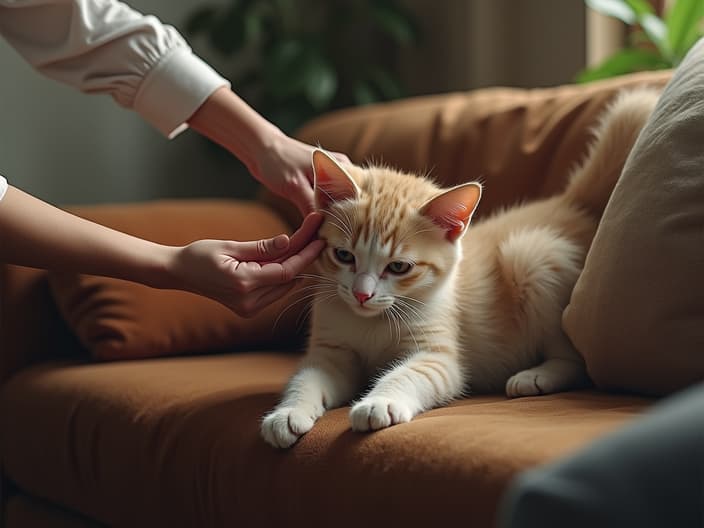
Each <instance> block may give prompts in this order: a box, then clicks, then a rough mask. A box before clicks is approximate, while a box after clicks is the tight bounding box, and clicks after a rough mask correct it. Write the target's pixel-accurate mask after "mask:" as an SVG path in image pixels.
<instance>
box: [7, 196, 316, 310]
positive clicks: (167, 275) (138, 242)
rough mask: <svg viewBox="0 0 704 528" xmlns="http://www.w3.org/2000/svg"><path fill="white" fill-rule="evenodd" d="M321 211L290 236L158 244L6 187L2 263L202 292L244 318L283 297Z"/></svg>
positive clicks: (306, 259)
mask: <svg viewBox="0 0 704 528" xmlns="http://www.w3.org/2000/svg"><path fill="white" fill-rule="evenodd" d="M320 222H321V217H320V215H317V214H314V215H309V216H308V217H307V218H306V220H305V221H304V223H303V225H302V226H301V229H299V230H298V231H297V232H296V233H295V234H294V235H293V236H292V237H291V238H289V237H288V236H287V235H279V236H276V237H274V238H270V239H266V240H261V241H253V242H236V241H227V240H199V241H196V242H193V243H191V244H189V245H187V246H183V247H175V246H164V245H161V244H156V243H153V242H149V241H146V240H142V239H140V238H136V237H133V236H130V235H127V234H125V233H120V232H119V231H115V230H113V229H109V228H107V227H104V226H101V225H98V224H95V223H93V222H90V221H88V220H84V219H81V218H79V217H77V216H74V215H72V214H70V213H67V212H65V211H62V210H60V209H58V208H56V207H53V206H51V205H49V204H47V203H45V202H42V201H41V200H38V199H37V198H34V197H32V196H30V195H29V194H26V193H24V192H22V191H20V190H19V189H16V188H14V187H12V186H10V187H9V188H8V189H7V192H6V194H5V196H4V198H2V200H0V261H3V262H9V263H12V264H19V265H23V266H29V267H35V268H45V269H52V270H63V271H76V272H81V273H89V274H93V275H105V276H110V277H116V278H121V279H126V280H131V281H135V282H141V283H143V284H146V285H148V286H152V287H155V288H172V289H181V290H186V291H191V292H194V293H199V294H201V295H205V296H208V297H210V298H212V299H215V300H216V301H218V302H220V303H222V304H224V305H226V306H227V307H229V308H230V309H232V310H233V311H235V312H236V313H239V314H240V315H244V316H250V315H254V314H255V313H257V312H258V311H259V310H261V309H262V308H264V307H265V306H266V305H268V304H270V303H271V302H273V301H275V300H276V299H278V298H279V297H281V296H283V295H284V294H285V293H286V292H288V291H289V290H290V289H291V288H292V287H293V280H294V278H295V277H296V275H298V274H299V273H300V272H301V271H303V269H305V267H307V266H308V265H309V264H311V263H312V262H313V260H314V259H315V257H316V256H317V255H318V253H320V251H321V250H322V248H323V246H324V244H323V242H321V241H319V240H313V238H314V236H315V233H316V231H317V229H318V227H319V226H320Z"/></svg>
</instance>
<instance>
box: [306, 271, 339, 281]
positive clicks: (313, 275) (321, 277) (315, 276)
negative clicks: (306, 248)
mask: <svg viewBox="0 0 704 528" xmlns="http://www.w3.org/2000/svg"><path fill="white" fill-rule="evenodd" d="M297 277H302V278H304V279H319V280H326V281H329V282H337V281H336V280H335V279H331V278H330V277H326V276H324V275H318V274H317V273H299V274H298V275H297Z"/></svg>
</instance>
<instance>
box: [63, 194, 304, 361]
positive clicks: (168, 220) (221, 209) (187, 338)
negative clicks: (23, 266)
mask: <svg viewBox="0 0 704 528" xmlns="http://www.w3.org/2000/svg"><path fill="white" fill-rule="evenodd" d="M73 211H74V212H76V213H77V214H79V215H80V216H83V217H85V218H88V219H90V220H93V221H95V222H98V223H101V224H103V225H107V226H108V227H112V228H114V229H118V230H120V231H124V232H126V233H129V234H132V235H135V236H139V237H142V238H146V239H148V240H152V241H155V242H160V243H163V244H170V245H184V244H187V243H189V242H191V241H193V240H197V239H199V238H217V239H232V240H240V241H242V240H254V239H260V238H265V237H269V236H273V235H276V234H279V233H282V232H286V231H289V228H288V226H287V225H285V224H284V222H283V221H282V220H281V219H280V218H279V217H278V216H277V215H276V213H274V212H273V211H272V210H271V209H269V208H267V207H264V206H262V205H259V204H256V203H254V202H238V201H234V200H231V201H228V200H180V201H179V200H176V201H164V202H151V203H142V204H132V205H101V206H94V207H81V208H76V209H74V210H73ZM49 282H50V284H51V287H52V291H53V293H54V298H55V300H56V303H57V305H58V307H59V309H60V311H61V313H62V315H63V316H64V318H65V320H66V321H67V322H68V324H69V326H70V327H71V328H72V329H73V331H74V332H75V333H76V335H77V336H78V338H79V339H80V341H81V342H82V343H83V345H84V346H85V347H86V348H87V349H88V350H89V351H90V352H91V353H92V354H93V356H94V357H95V358H98V359H107V360H114V359H136V358H145V357H158V356H164V355H173V354H182V353H195V352H210V351H213V350H222V349H225V348H228V347H230V348H232V347H254V346H257V347H259V346H262V347H265V346H274V345H275V346H277V347H291V346H292V345H298V344H300V343H301V335H300V333H299V332H297V329H298V328H300V325H299V326H297V317H298V316H299V315H300V313H301V311H302V308H303V306H302V305H301V303H294V301H295V300H296V299H298V298H300V297H295V295H296V293H295V292H296V290H294V292H292V293H291V294H289V295H288V296H286V297H284V298H283V299H281V300H279V301H277V302H275V303H273V304H272V305H271V306H269V307H268V308H267V309H265V310H263V311H262V312H261V313H260V314H258V315H257V316H256V317H254V318H251V319H244V318H242V317H240V316H238V315H236V314H234V313H233V312H231V311H230V310H229V309H228V308H226V307H225V306H222V305H221V304H219V303H217V302H215V301H212V300H210V299H207V298H205V297H201V296H198V295H195V294H191V293H187V292H182V291H176V290H157V289H153V288H149V287H147V286H144V285H141V284H136V283H132V282H128V281H123V280H117V279H112V278H107V277H95V276H91V275H80V274H75V273H50V274H49ZM289 305H293V306H292V308H291V309H289V310H284V309H285V308H287V307H288V306H289ZM282 313H283V316H282V317H281V319H279V320H278V321H277V319H278V316H279V314H282ZM275 323H276V324H275Z"/></svg>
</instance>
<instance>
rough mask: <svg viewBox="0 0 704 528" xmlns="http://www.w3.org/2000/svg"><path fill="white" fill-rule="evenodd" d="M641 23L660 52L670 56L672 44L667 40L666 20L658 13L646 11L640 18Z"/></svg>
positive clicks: (664, 55)
mask: <svg viewBox="0 0 704 528" xmlns="http://www.w3.org/2000/svg"><path fill="white" fill-rule="evenodd" d="M639 23H640V25H641V27H642V28H643V31H644V32H645V34H646V35H647V36H648V38H649V39H650V41H651V42H652V43H653V44H655V47H656V48H657V49H658V51H659V52H660V54H661V55H662V56H663V57H670V46H669V43H668V41H667V26H666V25H665V22H664V21H663V20H662V19H661V18H659V17H657V16H656V15H653V14H650V13H646V14H644V15H642V16H641V17H640V18H639Z"/></svg>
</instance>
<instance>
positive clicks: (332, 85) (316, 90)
mask: <svg viewBox="0 0 704 528" xmlns="http://www.w3.org/2000/svg"><path fill="white" fill-rule="evenodd" d="M305 76H306V82H305V89H304V91H305V94H306V99H308V101H309V102H310V104H311V105H313V108H315V109H316V110H319V111H320V110H323V109H325V108H326V107H327V106H328V104H329V103H330V101H331V100H332V98H333V97H335V92H336V91H337V73H335V70H334V68H333V67H332V66H331V65H330V63H328V62H327V61H326V60H325V59H324V58H323V57H320V56H311V57H310V58H309V60H308V63H307V66H306V70H305Z"/></svg>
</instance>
